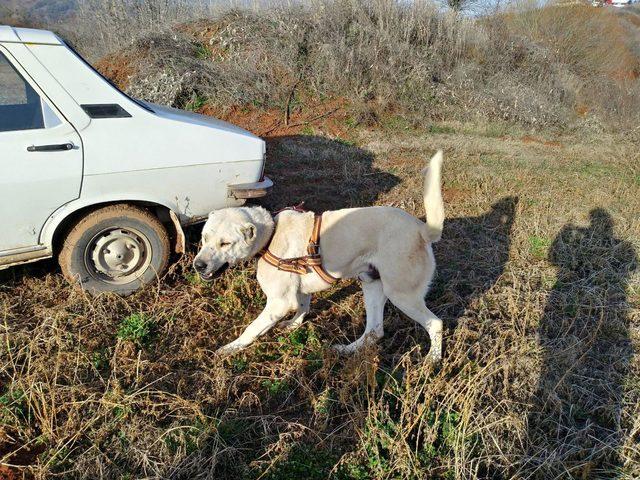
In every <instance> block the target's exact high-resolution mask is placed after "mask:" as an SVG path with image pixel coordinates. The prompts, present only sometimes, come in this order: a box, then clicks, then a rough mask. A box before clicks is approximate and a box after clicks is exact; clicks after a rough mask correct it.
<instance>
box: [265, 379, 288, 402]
mask: <svg viewBox="0 0 640 480" xmlns="http://www.w3.org/2000/svg"><path fill="white" fill-rule="evenodd" d="M262 386H263V387H264V388H265V389H266V390H267V392H269V395H271V396H273V397H276V396H278V395H280V394H282V393H285V392H288V391H289V390H290V386H289V383H288V382H287V381H286V380H281V379H278V378H276V379H273V380H269V379H267V380H263V381H262Z"/></svg>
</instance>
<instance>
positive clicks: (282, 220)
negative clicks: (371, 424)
mask: <svg viewBox="0 0 640 480" xmlns="http://www.w3.org/2000/svg"><path fill="white" fill-rule="evenodd" d="M441 165H442V152H441V151H439V152H438V153H437V154H436V155H435V156H434V157H433V158H432V159H431V161H430V163H429V167H428V168H427V169H426V175H425V181H424V204H425V209H426V214H427V223H426V224H424V223H422V222H421V221H420V220H418V219H416V218H415V217H413V216H411V215H410V214H408V213H406V212H405V211H403V210H400V209H397V208H392V207H366V208H349V209H343V210H335V211H329V212H325V213H324V214H323V215H322V217H321V219H322V227H321V230H320V241H319V248H320V254H321V256H322V257H321V259H322V268H323V270H324V272H321V273H328V274H329V278H331V277H335V278H341V279H343V278H354V277H357V278H359V279H360V280H361V281H362V290H363V292H364V302H365V309H366V315H367V324H366V328H365V331H364V333H363V335H362V336H361V337H360V338H359V339H358V340H356V341H355V342H353V343H351V344H349V345H340V346H336V349H337V350H338V351H340V352H343V353H349V352H353V351H355V350H357V349H358V348H359V347H361V346H362V345H363V344H364V343H365V342H366V341H367V339H368V338H370V336H372V337H373V338H375V339H376V340H377V339H379V338H381V337H382V336H383V327H382V323H383V316H384V305H385V303H386V301H387V299H389V300H391V302H392V303H393V304H394V305H395V306H396V307H398V308H399V309H400V310H402V312H404V313H405V314H406V315H407V316H409V317H410V318H412V319H413V320H415V321H416V322H417V323H419V324H420V325H421V326H422V327H424V328H425V329H426V330H427V332H428V333H429V336H430V339H431V351H430V357H431V358H433V359H434V360H439V359H440V358H441V354H442V321H441V320H440V319H439V318H438V317H436V315H434V314H433V313H432V312H431V311H430V310H429V309H428V308H427V307H426V306H425V303H424V297H425V295H426V293H427V290H428V289H429V285H430V283H431V279H432V278H433V274H434V271H435V259H434V256H433V251H432V248H431V244H432V243H433V242H437V241H438V240H439V239H440V236H441V234H442V225H443V222H444V206H443V202H442V194H441V188H440V170H441ZM313 228H314V214H313V213H312V212H304V213H302V212H298V211H283V212H281V213H280V214H278V215H277V216H276V217H275V221H274V219H273V218H272V216H271V214H270V213H269V212H267V211H266V210H265V209H264V208H262V207H238V208H226V209H222V210H217V211H214V212H211V214H210V215H209V219H208V220H207V222H206V224H205V225H204V228H203V232H202V248H201V249H200V252H198V255H197V256H196V258H195V260H194V268H195V269H196V271H197V272H198V273H199V274H200V276H201V277H202V278H203V279H205V280H211V279H212V278H213V277H214V275H215V274H216V273H218V272H221V271H222V270H224V269H225V268H226V267H228V266H229V265H233V264H236V263H238V262H242V261H245V260H249V259H251V258H252V257H254V256H256V255H258V254H259V253H261V252H263V250H264V249H265V248H267V247H268V249H269V252H270V253H271V254H272V255H273V256H275V257H276V259H278V258H279V259H291V258H301V259H305V258H309V257H308V247H309V239H310V238H311V236H312V230H313ZM316 258H318V257H316ZM272 262H273V261H272ZM285 263H286V262H285ZM298 268H300V267H299V266H298ZM302 268H303V269H304V267H302ZM326 278H327V277H325V279H323V278H322V276H321V275H319V274H318V273H316V271H315V270H311V269H310V268H309V269H308V270H306V269H305V272H304V273H303V274H300V273H291V272H289V271H283V270H281V269H278V268H277V267H276V266H274V265H273V264H271V263H268V262H267V261H266V260H265V258H264V257H261V258H260V260H259V261H258V282H259V283H260V287H261V288H262V290H263V291H264V293H265V294H266V296H267V304H266V306H265V308H264V310H263V311H262V313H260V315H259V316H258V317H257V318H256V319H255V320H254V321H253V322H252V323H251V324H250V325H249V326H248V327H247V328H246V329H245V331H244V332H243V333H242V335H240V337H238V338H237V339H236V340H234V341H233V342H231V343H229V344H228V345H225V346H224V347H222V348H220V349H219V350H218V353H220V354H222V355H228V354H230V353H233V352H235V351H238V350H241V349H243V348H246V347H247V346H249V345H250V344H251V343H252V342H253V341H254V340H256V339H257V338H258V337H259V336H260V335H263V334H265V333H266V332H268V331H269V330H270V329H271V328H272V327H273V326H274V325H276V324H277V323H278V322H280V321H281V320H282V319H283V318H284V317H285V316H286V315H287V314H289V313H291V312H295V313H294V316H293V318H292V319H291V320H289V321H288V322H286V326H288V327H292V328H295V327H297V326H299V325H300V324H301V322H302V320H303V318H304V316H305V314H306V313H307V312H308V311H309V303H310V299H311V294H312V293H315V292H319V291H321V290H325V289H326V288H329V286H330V283H328V281H327V280H326Z"/></svg>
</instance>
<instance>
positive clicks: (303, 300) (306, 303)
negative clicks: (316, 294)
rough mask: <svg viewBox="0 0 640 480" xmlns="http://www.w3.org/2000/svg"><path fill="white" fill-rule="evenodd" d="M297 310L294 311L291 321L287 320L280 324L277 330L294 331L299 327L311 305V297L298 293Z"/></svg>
mask: <svg viewBox="0 0 640 480" xmlns="http://www.w3.org/2000/svg"><path fill="white" fill-rule="evenodd" d="M297 296H298V308H297V309H296V313H295V314H294V315H293V318H292V319H291V320H287V321H285V322H281V323H280V325H278V328H280V327H282V328H285V329H287V330H295V329H296V328H298V327H299V326H300V325H302V321H303V320H304V316H305V315H306V314H307V313H309V308H310V305H311V295H307V294H305V293H298V295H297Z"/></svg>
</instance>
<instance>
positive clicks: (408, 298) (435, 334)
mask: <svg viewBox="0 0 640 480" xmlns="http://www.w3.org/2000/svg"><path fill="white" fill-rule="evenodd" d="M389 299H390V300H391V302H392V303H393V304H394V305H395V306H396V307H398V308H399V309H400V310H402V312H403V313H404V314H405V315H406V316H408V317H409V318H411V319H412V320H414V321H415V322H416V323H418V324H420V325H421V326H422V327H423V328H424V329H425V330H426V331H427V332H428V333H429V338H430V340H431V350H429V357H430V358H431V359H432V360H434V361H440V359H441V358H442V320H440V319H439V318H438V317H437V316H436V314H435V313H433V312H432V311H431V310H429V309H428V308H427V307H426V305H425V304H424V300H423V299H422V296H421V295H417V294H416V295H406V294H398V293H391V292H389Z"/></svg>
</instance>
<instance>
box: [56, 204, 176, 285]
mask: <svg viewBox="0 0 640 480" xmlns="http://www.w3.org/2000/svg"><path fill="white" fill-rule="evenodd" d="M169 253H170V244H169V236H168V234H167V230H166V229H165V227H164V226H163V225H162V223H161V222H160V221H159V220H158V219H157V218H156V217H155V216H154V215H152V214H151V213H149V212H148V211H146V210H143V209H141V208H138V207H135V206H133V205H123V204H120V205H110V206H108V207H104V208H100V209H99V210H95V211H93V212H91V213H90V214H88V215H87V216H85V217H83V218H82V219H81V220H80V221H79V222H78V223H76V225H75V226H74V227H73V228H72V229H71V231H70V232H69V234H68V235H67V237H66V239H65V240H64V245H63V248H62V251H61V252H60V255H59V256H58V261H59V263H60V267H61V268H62V273H63V274H64V276H65V277H66V278H67V279H68V280H70V281H71V282H75V283H78V284H80V285H81V286H82V288H84V289H86V290H88V291H90V292H91V293H99V292H116V293H119V294H121V295H128V294H130V293H133V292H135V291H136V290H138V289H139V288H141V287H142V286H144V285H147V284H149V283H151V282H153V281H155V280H156V279H158V278H159V277H160V275H162V274H163V273H164V271H165V270H166V268H167V264H168V262H169Z"/></svg>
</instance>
